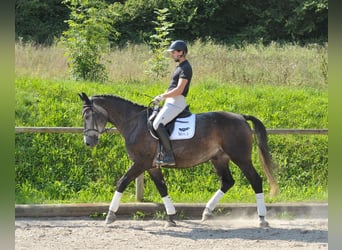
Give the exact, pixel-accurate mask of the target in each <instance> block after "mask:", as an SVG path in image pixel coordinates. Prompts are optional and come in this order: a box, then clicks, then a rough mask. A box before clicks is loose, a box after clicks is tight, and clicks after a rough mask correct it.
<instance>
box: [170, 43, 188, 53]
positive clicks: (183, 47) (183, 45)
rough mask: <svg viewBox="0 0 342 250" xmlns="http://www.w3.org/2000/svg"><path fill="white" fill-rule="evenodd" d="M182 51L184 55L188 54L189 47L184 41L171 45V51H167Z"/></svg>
mask: <svg viewBox="0 0 342 250" xmlns="http://www.w3.org/2000/svg"><path fill="white" fill-rule="evenodd" d="M174 50H181V51H184V54H186V53H188V47H187V46H186V43H185V42H184V41H183V40H176V41H174V42H173V43H171V45H170V47H169V49H168V50H167V51H174Z"/></svg>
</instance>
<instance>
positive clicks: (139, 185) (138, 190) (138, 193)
mask: <svg viewBox="0 0 342 250" xmlns="http://www.w3.org/2000/svg"><path fill="white" fill-rule="evenodd" d="M83 130H84V129H83V128H81V127H15V133H60V134H62V133H83ZM266 131H267V133H268V134H299V135H304V134H322V135H327V134H328V129H266ZM108 133H115V134H118V133H119V131H118V130H117V129H116V128H111V129H109V130H108ZM135 198H136V200H137V201H142V200H143V198H144V174H141V175H140V176H139V177H138V178H136V179H135Z"/></svg>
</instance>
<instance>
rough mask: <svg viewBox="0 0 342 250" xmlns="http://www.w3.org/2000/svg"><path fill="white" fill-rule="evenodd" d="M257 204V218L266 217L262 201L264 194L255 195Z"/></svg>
mask: <svg viewBox="0 0 342 250" xmlns="http://www.w3.org/2000/svg"><path fill="white" fill-rule="evenodd" d="M255 197H256V202H257V210H258V215H259V216H266V206H265V200H264V193H259V194H256V195H255Z"/></svg>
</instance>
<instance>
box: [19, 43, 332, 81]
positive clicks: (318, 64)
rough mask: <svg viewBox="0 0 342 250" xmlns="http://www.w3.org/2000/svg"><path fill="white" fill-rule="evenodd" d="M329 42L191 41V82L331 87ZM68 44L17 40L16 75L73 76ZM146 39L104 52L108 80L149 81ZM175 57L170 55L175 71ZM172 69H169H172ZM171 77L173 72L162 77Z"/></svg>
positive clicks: (67, 77)
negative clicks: (235, 44) (237, 43)
mask: <svg viewBox="0 0 342 250" xmlns="http://www.w3.org/2000/svg"><path fill="white" fill-rule="evenodd" d="M327 51H328V46H327V45H326V46H319V45H316V44H312V45H307V46H305V47H301V46H298V45H292V44H284V45H280V44H277V43H271V44H270V45H268V46H264V45H262V44H246V45H245V46H243V47H239V48H236V47H233V46H225V45H219V44H215V43H212V42H211V41H206V42H203V41H199V40H197V41H195V42H193V43H191V44H189V55H188V58H189V60H190V61H191V64H192V66H193V70H194V76H193V81H192V82H193V83H194V84H196V83H207V82H208V81H209V82H216V83H230V84H238V85H258V84H262V85H264V84H267V85H276V86H302V87H303V86H304V87H311V88H327V85H328V81H327V75H328V69H327V61H328V53H327ZM64 53H65V50H64V49H63V48H62V47H60V46H57V45H54V46H50V47H44V46H36V45H34V44H31V43H26V44H23V43H16V45H15V66H16V67H15V71H16V75H17V76H25V77H30V78H39V79H48V80H56V79H58V80H66V79H70V75H69V72H68V66H67V59H66V57H65V56H64ZM150 53H151V51H150V50H149V48H148V47H147V46H146V45H135V44H128V45H127V46H126V47H124V48H120V49H118V48H115V49H112V50H111V51H110V52H108V55H107V56H106V57H105V58H104V64H105V65H106V67H107V71H108V75H109V82H108V83H117V82H125V83H130V82H151V79H150V78H149V77H148V75H146V74H144V71H145V70H146V65H145V62H147V61H148V59H149V58H150V57H151V54H150ZM174 67H175V63H174V62H172V61H171V59H170V61H169V70H168V72H171V71H172V70H173V69H174ZM168 75H169V74H168ZM160 80H161V81H163V82H168V81H169V78H168V77H166V78H164V79H160Z"/></svg>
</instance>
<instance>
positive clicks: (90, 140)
mask: <svg viewBox="0 0 342 250" xmlns="http://www.w3.org/2000/svg"><path fill="white" fill-rule="evenodd" d="M83 140H84V144H85V145H86V146H88V147H95V146H96V145H97V144H98V143H99V138H98V137H97V136H86V135H85V136H84V137H83Z"/></svg>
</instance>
